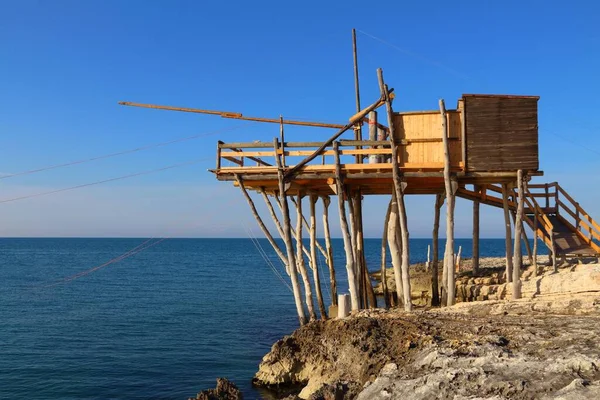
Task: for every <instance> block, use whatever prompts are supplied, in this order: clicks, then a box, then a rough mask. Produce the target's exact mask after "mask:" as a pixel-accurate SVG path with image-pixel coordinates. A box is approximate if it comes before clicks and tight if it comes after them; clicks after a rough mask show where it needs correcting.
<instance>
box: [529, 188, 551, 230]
mask: <svg viewBox="0 0 600 400" xmlns="http://www.w3.org/2000/svg"><path fill="white" fill-rule="evenodd" d="M525 192H526V193H525V194H526V195H525V196H524V197H523V200H524V201H525V202H526V203H527V205H528V206H529V208H530V209H534V210H535V214H536V215H537V219H538V221H539V222H542V224H543V226H544V229H545V230H546V232H548V234H550V233H551V232H553V231H554V225H553V224H552V222H551V221H550V219H549V218H548V216H547V215H546V213H545V212H544V211H543V210H542V208H541V207H540V205H539V204H538V202H537V201H536V200H535V197H533V196H531V192H530V191H529V187H527V188H526V189H525ZM551 239H552V238H551Z"/></svg>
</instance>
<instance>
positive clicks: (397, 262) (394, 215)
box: [387, 192, 404, 304]
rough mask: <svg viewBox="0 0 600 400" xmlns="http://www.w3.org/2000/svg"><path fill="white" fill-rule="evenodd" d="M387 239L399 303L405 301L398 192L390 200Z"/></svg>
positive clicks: (393, 193)
mask: <svg viewBox="0 0 600 400" xmlns="http://www.w3.org/2000/svg"><path fill="white" fill-rule="evenodd" d="M387 241H388V246H389V248H390V255H391V256H392V267H393V268H394V283H395V284H396V295H397V298H398V304H400V303H402V304H403V303H404V290H403V284H402V258H401V256H400V252H401V250H400V246H399V245H398V242H399V241H398V203H397V201H396V194H395V192H392V199H391V200H390V217H389V222H388V231H387Z"/></svg>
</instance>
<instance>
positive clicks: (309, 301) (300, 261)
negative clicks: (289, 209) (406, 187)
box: [296, 191, 317, 321]
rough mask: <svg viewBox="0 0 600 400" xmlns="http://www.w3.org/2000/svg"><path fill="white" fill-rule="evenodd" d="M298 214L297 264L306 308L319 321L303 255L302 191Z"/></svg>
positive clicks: (297, 204) (298, 199)
mask: <svg viewBox="0 0 600 400" xmlns="http://www.w3.org/2000/svg"><path fill="white" fill-rule="evenodd" d="M296 214H297V217H298V218H297V220H296V251H297V253H296V263H297V264H298V270H300V275H301V276H302V281H303V283H304V297H305V300H306V307H307V308H308V315H309V316H310V320H311V321H314V320H315V319H317V314H316V313H315V307H314V305H313V297H312V287H311V286H310V279H308V272H307V271H306V264H305V263H304V255H303V254H302V248H303V247H304V246H303V244H302V194H301V193H300V191H298V196H297V197H296Z"/></svg>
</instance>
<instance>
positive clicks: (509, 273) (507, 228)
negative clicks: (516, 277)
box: [502, 183, 520, 282]
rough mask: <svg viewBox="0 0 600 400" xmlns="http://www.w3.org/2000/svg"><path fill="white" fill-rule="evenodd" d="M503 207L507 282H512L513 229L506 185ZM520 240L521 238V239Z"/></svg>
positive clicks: (504, 187)
mask: <svg viewBox="0 0 600 400" xmlns="http://www.w3.org/2000/svg"><path fill="white" fill-rule="evenodd" d="M502 205H503V208H504V231H505V232H504V233H505V239H504V240H505V244H506V282H511V281H512V271H513V263H512V250H511V242H512V237H511V227H510V210H509V208H508V185H507V184H506V183H505V184H503V185H502ZM519 239H520V238H519Z"/></svg>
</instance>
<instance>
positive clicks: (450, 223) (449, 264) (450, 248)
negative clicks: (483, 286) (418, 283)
mask: <svg viewBox="0 0 600 400" xmlns="http://www.w3.org/2000/svg"><path fill="white" fill-rule="evenodd" d="M439 103H440V114H441V118H442V142H443V145H444V184H445V188H446V202H447V207H446V210H447V211H446V249H445V252H444V268H445V270H446V273H447V275H448V276H447V278H448V279H447V282H448V283H447V290H448V292H447V298H446V305H448V306H451V305H453V304H454V298H455V291H456V286H455V283H454V280H455V277H454V265H453V263H454V202H455V197H454V190H453V188H452V181H451V178H450V147H449V145H448V127H447V122H446V105H445V104H444V100H442V99H440V102H439Z"/></svg>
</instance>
